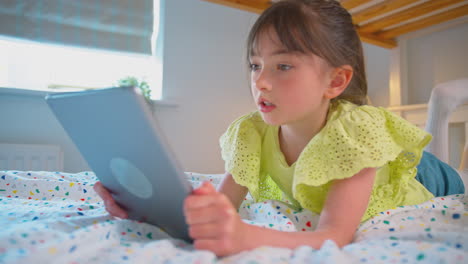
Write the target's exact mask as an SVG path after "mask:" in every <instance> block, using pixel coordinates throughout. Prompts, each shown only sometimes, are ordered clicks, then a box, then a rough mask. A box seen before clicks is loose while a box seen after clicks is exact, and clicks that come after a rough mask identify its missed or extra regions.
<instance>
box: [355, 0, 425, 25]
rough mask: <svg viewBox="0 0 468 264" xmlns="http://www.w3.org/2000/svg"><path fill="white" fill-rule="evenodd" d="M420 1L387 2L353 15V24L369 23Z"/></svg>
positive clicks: (400, 0)
mask: <svg viewBox="0 0 468 264" xmlns="http://www.w3.org/2000/svg"><path fill="white" fill-rule="evenodd" d="M418 1H420V0H385V1H384V2H382V3H380V4H377V5H374V6H371V7H369V8H366V9H364V10H362V11H359V12H357V13H355V14H353V22H354V24H359V23H361V22H363V21H367V20H369V19H371V18H374V17H378V16H380V15H383V14H386V13H389V12H391V11H393V10H396V9H398V8H402V7H404V6H407V5H409V4H412V3H414V2H418Z"/></svg>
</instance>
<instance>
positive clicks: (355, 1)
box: [340, 0, 373, 10]
mask: <svg viewBox="0 0 468 264" xmlns="http://www.w3.org/2000/svg"><path fill="white" fill-rule="evenodd" d="M370 1H373V0H341V2H340V3H341V5H342V6H343V7H344V8H346V9H348V10H350V9H353V8H355V7H358V6H360V5H363V4H365V3H368V2H370Z"/></svg>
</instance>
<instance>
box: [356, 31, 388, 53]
mask: <svg viewBox="0 0 468 264" xmlns="http://www.w3.org/2000/svg"><path fill="white" fill-rule="evenodd" d="M358 33H359V38H361V41H363V42H366V43H369V44H374V45H376V46H379V47H383V48H387V49H393V48H395V47H396V46H397V42H396V41H395V40H394V39H384V38H382V37H378V36H375V35H373V34H368V33H360V32H359V30H358Z"/></svg>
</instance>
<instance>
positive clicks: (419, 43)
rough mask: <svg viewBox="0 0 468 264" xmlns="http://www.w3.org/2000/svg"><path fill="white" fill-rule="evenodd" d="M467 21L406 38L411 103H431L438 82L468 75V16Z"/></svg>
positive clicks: (409, 100) (409, 102) (409, 99)
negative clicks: (430, 99)
mask: <svg viewBox="0 0 468 264" xmlns="http://www.w3.org/2000/svg"><path fill="white" fill-rule="evenodd" d="M465 21H466V22H465V23H462V24H459V25H456V26H454V27H451V28H448V29H445V30H441V31H435V32H433V33H428V34H423V35H421V36H417V35H416V34H415V35H416V36H414V37H412V38H410V39H408V40H406V46H407V56H408V57H407V66H408V68H407V69H408V91H407V96H408V99H407V103H408V104H422V103H427V102H428V101H429V97H430V95H431V91H432V88H433V87H434V86H436V85H437V84H439V83H443V82H446V81H450V80H454V79H459V78H467V77H468V23H467V22H468V19H465Z"/></svg>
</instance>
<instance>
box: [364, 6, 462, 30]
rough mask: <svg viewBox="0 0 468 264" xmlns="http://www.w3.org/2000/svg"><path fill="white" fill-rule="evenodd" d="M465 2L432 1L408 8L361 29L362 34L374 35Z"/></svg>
mask: <svg viewBox="0 0 468 264" xmlns="http://www.w3.org/2000/svg"><path fill="white" fill-rule="evenodd" d="M463 1H464V0H432V1H429V2H425V3H423V4H420V5H417V6H414V7H411V8H408V9H406V10H403V11H401V12H398V13H396V14H393V15H391V16H388V17H384V18H382V19H379V20H377V21H374V22H371V23H369V24H366V25H363V26H361V27H359V30H360V31H361V32H365V33H374V32H378V31H381V30H382V29H383V28H386V27H389V26H391V25H396V24H399V23H402V22H404V21H406V20H408V19H412V18H416V17H419V16H422V15H425V14H427V13H431V12H433V11H436V10H438V9H442V8H445V7H448V6H451V5H454V4H456V3H460V2H463Z"/></svg>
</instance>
